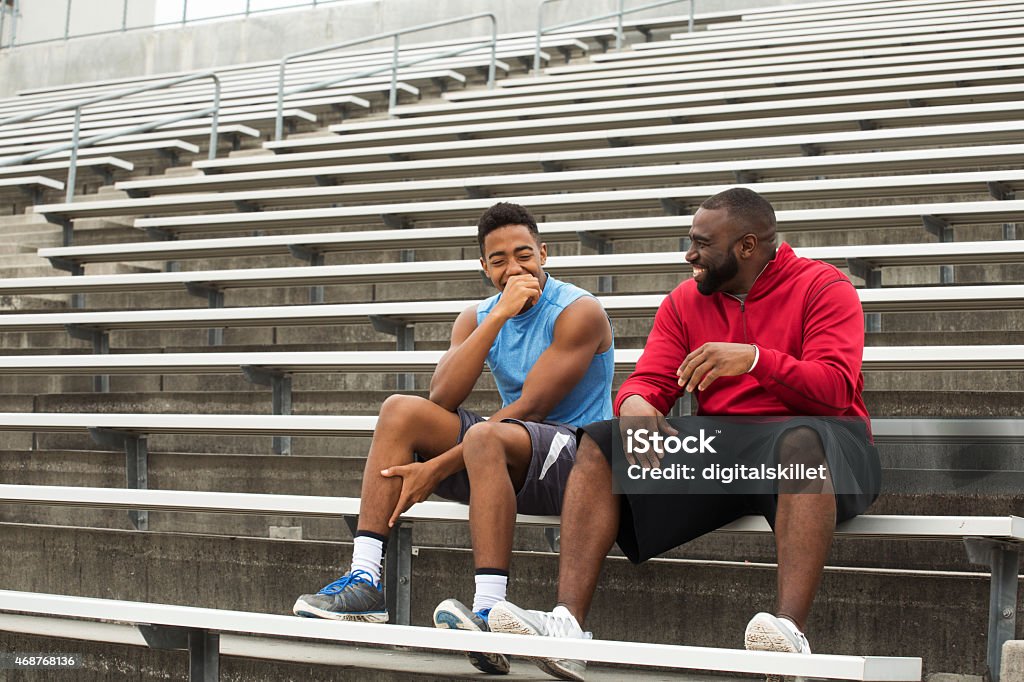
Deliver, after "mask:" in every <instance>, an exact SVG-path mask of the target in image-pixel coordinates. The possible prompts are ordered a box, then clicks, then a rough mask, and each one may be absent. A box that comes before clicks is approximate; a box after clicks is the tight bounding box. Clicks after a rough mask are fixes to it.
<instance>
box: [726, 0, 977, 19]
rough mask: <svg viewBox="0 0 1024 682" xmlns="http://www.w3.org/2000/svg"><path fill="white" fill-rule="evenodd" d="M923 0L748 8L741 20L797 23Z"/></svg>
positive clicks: (937, 0)
mask: <svg viewBox="0 0 1024 682" xmlns="http://www.w3.org/2000/svg"><path fill="white" fill-rule="evenodd" d="M924 1H925V2H926V3H927V5H929V6H939V5H944V4H948V3H954V2H960V0H924ZM921 2H922V0H825V1H824V2H800V3H794V4H784V5H767V6H764V7H747V8H745V9H743V10H742V11H741V12H740V20H741V21H742V20H745V19H747V18H748V17H749V18H751V19H756V18H758V17H790V18H792V19H793V20H795V21H813V20H814V17H815V16H817V15H818V14H829V13H831V12H837V11H841V10H856V9H859V8H863V9H871V8H878V9H884V8H887V7H906V6H913V5H916V4H919V3H921Z"/></svg>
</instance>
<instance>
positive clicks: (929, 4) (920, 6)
mask: <svg viewBox="0 0 1024 682" xmlns="http://www.w3.org/2000/svg"><path fill="white" fill-rule="evenodd" d="M1006 5H1007V3H1005V2H1001V1H1000V0H988V1H986V2H978V0H970V1H965V0H960V1H956V0H954V1H944V0H938V1H936V0H905V1H904V2H892V1H891V0H889V1H887V2H884V3H879V4H874V5H868V4H863V5H855V6H852V7H843V6H842V5H833V6H831V7H825V8H816V9H815V10H813V11H810V10H805V11H802V12H801V11H799V10H796V9H793V10H789V11H775V12H763V11H759V10H761V9H764V8H751V9H747V10H743V15H742V17H741V18H740V20H739V21H738V22H720V23H716V24H714V25H711V26H709V27H708V29H709V30H714V31H717V30H719V29H725V28H729V27H732V26H741V25H748V26H755V25H756V26H760V25H774V24H788V25H797V24H800V23H802V22H813V23H815V24H817V23H818V22H821V21H830V20H833V19H842V20H846V19H851V18H860V17H864V16H869V17H870V16H891V15H892V14H913V13H922V14H923V13H927V14H928V15H929V16H934V15H935V13H938V12H943V11H948V10H959V9H970V8H973V7H979V6H985V7H991V6H1006ZM773 9H776V10H778V8H773Z"/></svg>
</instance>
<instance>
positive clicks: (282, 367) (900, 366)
mask: <svg viewBox="0 0 1024 682" xmlns="http://www.w3.org/2000/svg"><path fill="white" fill-rule="evenodd" d="M641 353H642V350H641V349H638V348H619V349H617V350H616V351H615V369H616V371H630V370H631V369H632V368H633V367H634V366H635V365H636V362H637V359H638V358H639V357H640V354H641ZM442 355H444V351H381V352H376V353H370V352H366V351H293V352H273V353H269V352H233V353H124V354H113V355H110V354H97V355H10V356H0V375H19V376H26V375H54V374H60V375H76V374H77V375H91V374H233V373H237V372H239V371H240V369H241V368H242V367H257V368H261V369H269V370H274V371H280V372H287V373H289V374H297V373H322V372H432V371H433V370H434V368H435V367H436V365H437V362H438V361H439V360H440V359H441V356H442ZM863 362H864V364H863V369H864V371H895V370H921V371H929V370H931V371H936V370H941V371H974V370H1001V371H1018V370H1021V369H1024V346H1020V345H993V346H890V347H883V346H868V347H866V348H865V349H864V360H863Z"/></svg>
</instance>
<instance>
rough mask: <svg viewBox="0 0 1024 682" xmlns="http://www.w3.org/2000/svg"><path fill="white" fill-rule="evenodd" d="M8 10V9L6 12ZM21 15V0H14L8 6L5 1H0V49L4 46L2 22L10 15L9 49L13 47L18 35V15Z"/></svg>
mask: <svg viewBox="0 0 1024 682" xmlns="http://www.w3.org/2000/svg"><path fill="white" fill-rule="evenodd" d="M8 8H10V9H9V10H8ZM20 13H21V0H14V3H13V4H8V3H7V1H6V0H0V48H2V47H3V46H4V20H5V18H6V17H7V15H8V14H10V15H11V40H10V42H9V44H8V46H9V47H14V41H15V39H16V38H17V35H18V15H19V14H20Z"/></svg>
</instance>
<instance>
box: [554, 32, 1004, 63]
mask: <svg viewBox="0 0 1024 682" xmlns="http://www.w3.org/2000/svg"><path fill="white" fill-rule="evenodd" d="M1019 37H1020V30H1019V28H1018V27H1016V26H997V27H995V28H992V27H988V26H987V25H982V26H979V25H977V23H973V24H972V25H971V26H970V28H965V29H964V30H962V31H959V32H957V33H956V34H953V35H943V34H939V35H936V34H935V33H927V32H925V33H922V34H919V35H906V36H896V37H885V38H861V39H857V40H851V39H849V38H847V39H845V40H836V41H833V42H826V43H817V42H815V43H810V44H802V43H790V44H783V45H778V46H775V47H768V46H765V47H761V48H757V47H746V48H733V49H730V50H728V51H727V52H726V53H725V55H726V56H727V57H728V59H729V62H732V61H737V62H739V60H748V59H754V60H763V59H773V60H779V59H783V58H785V59H790V60H791V61H793V62H794V63H798V62H803V61H817V60H822V59H828V58H836V59H838V58H841V57H844V56H849V57H852V56H856V55H857V54H858V53H859V54H861V55H863V56H865V57H871V56H883V55H893V54H911V53H915V52H935V51H941V50H946V49H950V45H949V43H950V41H951V39H952V40H955V41H956V42H957V43H959V42H961V41H963V43H964V44H965V45H969V46H971V47H972V48H973V47H976V46H977V44H978V41H1001V40H1007V39H1010V40H1016V39H1017V38H1019ZM997 44H999V43H997ZM833 55H834V56H833ZM722 59H723V54H722V53H715V52H707V53H694V54H686V53H683V54H667V55H662V56H651V55H650V54H649V53H644V54H639V55H636V54H634V55H633V58H632V59H628V60H622V61H619V62H615V61H601V62H595V61H592V62H590V63H576V64H568V65H565V66H551V67H548V68H547V69H546V70H545V75H548V76H559V75H565V74H583V73H586V72H589V71H595V72H608V73H610V72H611V71H613V70H616V69H636V68H646V67H653V66H668V65H680V64H688V63H690V62H691V61H692V62H694V63H695V64H697V65H698V68H700V65H701V64H702V63H707V62H720V61H721V60H722ZM758 63H760V62H758Z"/></svg>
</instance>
